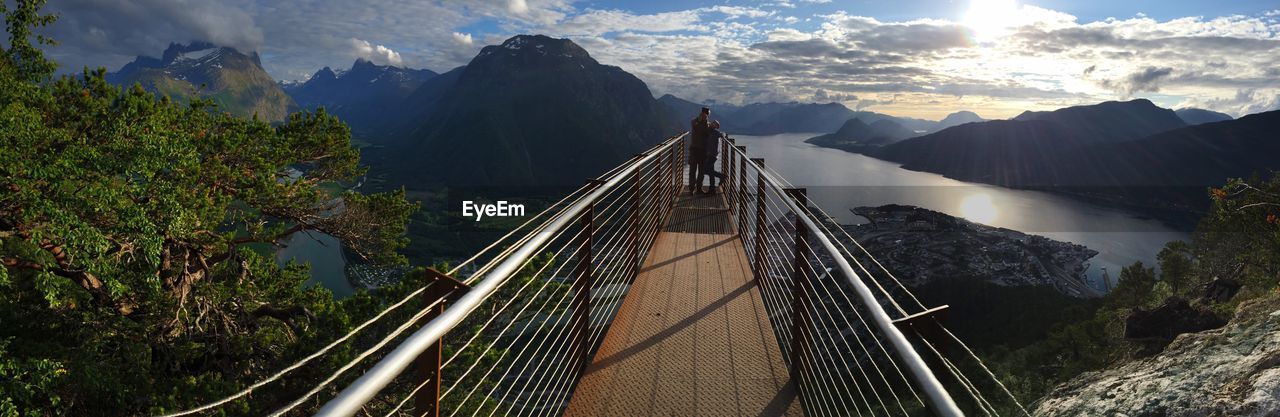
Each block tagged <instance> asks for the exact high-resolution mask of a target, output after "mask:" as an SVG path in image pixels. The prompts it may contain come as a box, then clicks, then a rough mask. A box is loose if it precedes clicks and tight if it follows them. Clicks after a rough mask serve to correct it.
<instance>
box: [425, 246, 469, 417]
mask: <svg viewBox="0 0 1280 417" xmlns="http://www.w3.org/2000/svg"><path fill="white" fill-rule="evenodd" d="M426 273H427V279H428V281H430V283H428V284H427V285H428V287H427V290H426V291H424V293H423V296H422V297H423V299H424V300H429V301H428V302H435V300H440V302H439V303H437V304H436V305H435V306H434V307H431V310H430V311H429V312H427V314H426V315H425V316H423V317H422V319H420V320H418V323H420V324H427V323H430V322H431V320H434V319H435V318H436V317H439V316H440V314H441V313H444V307H445V302H446V301H453V300H456V299H457V298H458V297H461V296H462V294H463V293H466V292H467V290H469V289H471V287H469V286H467V284H463V283H462V282H461V281H458V280H456V279H454V278H453V277H451V276H448V275H445V274H443V273H441V272H439V271H436V270H434V269H431V268H427V270H426ZM443 352H444V338H440V340H436V342H435V343H434V344H432V345H431V346H430V347H428V348H427V350H426V351H424V352H422V354H421V355H418V359H417V360H415V361H414V365H415V372H414V373H415V376H416V378H417V381H418V383H420V384H421V383H423V382H424V381H425V382H426V384H425V385H423V386H422V389H421V390H418V393H417V394H414V397H413V404H414V407H415V408H414V412H415V413H416V414H418V415H422V416H428V417H437V416H439V415H440V375H441V374H440V371H441V369H440V367H441V365H442V364H443V362H442V358H441V355H442V354H443Z"/></svg>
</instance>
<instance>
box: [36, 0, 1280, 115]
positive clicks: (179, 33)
mask: <svg viewBox="0 0 1280 417" xmlns="http://www.w3.org/2000/svg"><path fill="white" fill-rule="evenodd" d="M806 3H823V2H822V1H804V0H790V1H778V0H775V1H773V2H770V3H757V4H755V5H750V6H747V5H741V6H729V5H723V4H721V5H712V6H707V7H698V6H689V7H688V8H687V9H683V10H679V9H677V10H670V11H665V12H661V13H640V12H636V11H633V10H617V9H599V8H588V7H586V6H582V3H581V2H578V1H575V0H450V1H443V2H419V1H408V0H388V1H369V2H351V1H346V0H312V1H308V2H298V3H294V4H289V5H288V7H281V6H279V5H277V4H275V3H273V2H268V1H266V0H206V1H202V2H195V1H194V0H63V1H60V2H57V3H56V4H51V5H50V6H49V7H50V9H56V10H55V11H57V12H59V13H61V14H62V15H63V16H64V17H63V22H60V23H58V24H57V25H55V26H54V32H55V33H52V35H53V37H54V38H55V39H58V40H60V41H62V46H59V47H56V48H53V49H52V50H51V56H53V57H54V58H55V59H57V60H59V61H60V62H63V63H64V64H70V68H74V69H78V68H79V66H80V65H83V64H92V65H94V66H97V65H106V66H107V67H108V68H109V69H118V68H119V67H120V66H121V65H123V64H124V63H125V62H128V61H129V60H131V59H132V58H133V57H134V56H135V55H139V54H147V55H158V54H159V53H160V52H161V51H162V50H163V49H164V46H165V45H167V44H168V43H169V42H174V41H179V42H185V41H190V40H194V39H204V40H209V41H213V42H216V43H221V44H234V45H233V46H236V47H237V48H245V49H256V50H258V51H260V52H261V54H262V57H263V63H264V66H265V67H266V68H267V71H268V72H269V73H271V74H272V75H273V76H274V77H276V78H278V79H303V78H306V77H307V76H308V75H310V74H311V73H314V72H315V70H316V69H317V68H320V67H323V66H332V67H344V66H346V65H349V64H350V60H351V59H352V58H353V55H354V56H356V57H363V58H366V59H370V60H381V62H386V63H392V62H396V61H398V62H401V63H402V64H403V65H404V66H409V67H414V68H423V67H425V68H431V69H434V70H437V71H445V70H448V69H451V68H453V67H456V66H458V65H462V64H465V63H466V62H468V61H469V60H470V59H471V58H472V57H474V56H475V54H476V53H477V52H478V51H479V49H480V48H481V47H482V46H484V45H486V44H497V43H500V42H502V41H503V40H505V39H506V38H508V37H510V36H512V35H515V34H519V33H545V34H548V35H553V36H559V37H568V38H570V39H572V40H574V41H575V42H577V43H579V44H580V45H582V46H583V47H584V48H586V49H587V50H588V51H590V52H591V54H592V56H593V57H595V58H596V59H598V60H600V61H601V62H602V63H605V64H609V65H617V66H620V67H622V68H623V69H624V70H626V71H628V72H631V73H633V74H636V75H637V76H638V77H640V78H641V79H642V80H644V81H645V83H646V84H648V85H649V86H650V88H651V90H653V92H654V94H655V95H661V94H663V93H674V94H676V95H679V96H681V97H683V98H686V99H690V100H694V101H702V100H707V99H716V100H719V101H724V102H733V103H742V102H751V101H760V100H778V101H792V100H801V101H810V100H815V99H817V97H823V96H825V97H828V99H832V97H835V99H845V100H842V101H846V102H856V103H859V104H857V105H858V106H862V107H863V108H875V109H876V110H877V111H890V110H894V111H902V112H905V113H906V114H909V115H915V116H927V115H929V114H936V115H938V117H941V116H943V115H945V114H947V113H950V112H952V111H954V110H956V109H960V108H966V106H970V107H968V108H970V109H974V110H981V111H983V113H984V114H992V115H994V116H1000V115H1012V114H1016V113H1018V112H1021V111H1022V110H1024V109H1031V110H1041V109H1045V108H1051V107H1055V106H1065V105H1073V104H1083V103H1092V102H1098V101H1103V100H1114V99H1119V98H1124V97H1129V96H1136V95H1141V94H1144V93H1150V92H1155V91H1159V93H1160V96H1159V97H1160V100H1164V102H1160V101H1157V102H1158V103H1159V104H1162V105H1172V104H1173V103H1175V102H1179V101H1181V102H1187V103H1191V102H1194V103H1197V105H1198V106H1200V107H1206V108H1209V109H1213V110H1220V111H1226V112H1229V113H1233V114H1234V112H1239V111H1246V110H1250V109H1261V108H1268V106H1271V104H1272V103H1274V102H1276V96H1277V95H1278V94H1280V86H1277V84H1276V83H1275V82H1274V81H1275V80H1276V79H1277V78H1280V74H1278V73H1277V70H1276V69H1275V62H1278V61H1280V21H1278V19H1277V16H1280V15H1277V14H1275V12H1263V13H1260V14H1257V15H1232V16H1223V17H1186V18H1177V19H1169V20H1157V19H1154V18H1152V17H1150V16H1134V17H1132V18H1128V19H1106V20H1103V21H1094V22H1080V21H1078V19H1077V18H1076V17H1075V16H1072V15H1070V14H1067V13H1062V12H1059V11H1055V10H1050V9H1044V8H1038V7H1033V6H1029V5H1024V6H1022V7H1021V8H1020V10H1019V13H1018V15H1017V16H1016V17H1015V18H1012V20H1011V21H1009V22H1007V23H1008V24H1009V25H1010V27H1009V28H1008V30H1006V31H1004V33H1003V34H1002V35H1001V36H995V37H991V36H989V35H984V36H983V37H982V39H981V41H977V40H975V37H974V31H973V29H972V28H969V27H967V26H965V25H963V24H961V23H958V22H954V21H949V20H942V19H913V20H905V21H890V20H889V19H885V18H883V17H882V18H881V19H885V20H881V19H877V18H873V17H868V16H858V15H856V14H853V13H849V12H840V11H837V12H833V13H831V14H825V15H813V14H807V15H806V14H805V13H806V9H805V7H807V6H811V5H808V4H806ZM841 4H842V3H839V2H831V3H829V4H827V5H825V6H822V10H826V9H831V8H840V7H839V6H840V5H841ZM364 40H369V41H364ZM64 70H65V67H64ZM854 97H856V100H854V99H853V98H854Z"/></svg>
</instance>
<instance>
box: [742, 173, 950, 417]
mask: <svg viewBox="0 0 1280 417" xmlns="http://www.w3.org/2000/svg"><path fill="white" fill-rule="evenodd" d="M731 149H733V150H732V152H735V153H738V154H739V155H740V156H741V157H742V158H743V160H745V161H747V162H746V163H747V164H748V165H750V166H751V167H753V168H755V169H756V171H757V172H759V173H760V174H761V175H762V176H763V177H764V179H765V182H766V183H767V184H769V186H771V187H773V188H774V189H775V190H777V191H779V192H781V191H782V190H783V189H784V188H786V187H783V186H782V185H781V184H782V182H781V181H779V180H778V179H777V178H775V177H774V175H773V173H772V172H769V171H768V170H765V169H764V167H763V166H761V165H760V164H757V163H756V161H754V160H752V159H751V158H750V157H748V156H747V155H746V153H745V152H743V151H741V150H739V149H736V148H731ZM744 177H745V176H744ZM781 200H783V201H784V202H785V204H786V207H787V208H788V209H790V210H791V211H792V212H793V213H795V214H796V217H797V218H799V219H800V220H801V221H803V222H804V224H805V227H807V228H808V229H809V230H812V231H814V233H811V234H810V236H809V239H810V241H816V242H818V243H820V244H821V245H822V247H823V249H825V250H826V251H827V253H829V254H831V255H832V258H833V259H834V260H835V262H836V266H837V267H839V268H840V271H841V272H843V273H844V275H845V276H846V277H848V280H849V282H850V284H852V285H853V289H854V293H855V294H856V295H857V297H858V299H859V301H861V302H862V304H863V306H864V307H866V308H867V310H868V311H869V312H870V315H871V317H872V321H873V322H874V323H875V326H876V328H877V329H879V330H880V332H881V333H883V334H884V336H885V337H886V338H887V339H889V343H890V344H892V345H893V350H894V352H896V353H897V354H898V358H899V359H901V360H902V361H903V362H904V363H906V365H907V369H908V370H909V371H910V372H911V376H912V377H913V379H915V382H916V384H917V385H919V388H920V389H921V390H923V391H924V392H925V397H927V398H928V401H929V405H930V406H931V407H932V408H933V411H934V412H935V413H936V414H938V415H940V416H945V417H953V416H956V417H958V416H963V415H964V412H962V411H960V408H959V407H958V406H957V405H956V403H955V400H953V399H952V398H951V394H949V393H948V392H947V390H946V388H944V387H943V386H942V383H941V382H940V381H938V379H937V377H935V376H934V375H933V371H932V370H930V369H929V365H928V364H926V363H925V362H924V359H923V358H922V357H920V354H918V353H916V350H915V347H913V346H912V345H911V342H910V341H908V340H907V337H906V336H905V335H903V334H902V332H901V331H900V330H898V328H897V326H895V325H894V324H893V319H891V318H889V314H888V313H886V312H885V311H884V308H883V307H881V306H880V303H879V301H877V300H876V298H875V295H874V294H872V293H871V289H870V288H868V287H867V285H866V283H864V282H862V278H861V277H859V276H858V273H857V272H855V271H854V270H853V267H852V266H851V265H849V261H847V260H845V258H844V256H842V255H841V254H840V252H839V250H837V249H836V246H835V244H834V243H832V242H831V239H829V238H828V237H827V234H826V233H822V232H821V230H822V229H820V228H819V227H818V224H817V223H816V222H814V220H813V219H812V218H811V217H810V216H809V215H808V213H807V211H806V210H804V209H803V208H802V207H800V205H799V204H797V203H796V201H795V200H794V199H790V198H783V199H781Z"/></svg>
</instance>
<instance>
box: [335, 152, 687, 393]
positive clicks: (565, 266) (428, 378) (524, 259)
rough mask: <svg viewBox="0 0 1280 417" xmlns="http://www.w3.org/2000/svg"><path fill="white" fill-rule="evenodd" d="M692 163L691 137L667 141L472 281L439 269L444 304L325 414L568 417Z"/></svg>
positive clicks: (582, 193)
mask: <svg viewBox="0 0 1280 417" xmlns="http://www.w3.org/2000/svg"><path fill="white" fill-rule="evenodd" d="M684 158H685V155H684V136H683V135H680V136H676V137H673V138H670V139H667V140H666V141H664V142H662V143H661V144H659V145H658V146H655V147H654V148H652V149H650V150H649V151H647V152H645V153H642V154H638V155H636V156H635V157H634V158H633V159H632V160H631V161H629V162H628V163H626V164H623V165H622V166H620V167H618V168H617V169H614V170H612V171H610V172H609V173H607V174H606V175H605V176H603V177H601V178H599V179H592V180H588V182H587V184H586V185H584V186H583V187H582V188H581V189H579V190H578V191H576V192H575V193H574V195H575V197H574V198H572V199H568V200H562V201H563V205H562V208H561V209H560V210H559V211H557V212H555V213H554V215H552V216H549V217H547V218H546V220H545V222H544V223H542V224H541V225H538V226H536V227H533V228H532V229H530V233H529V234H527V235H525V236H523V237H520V238H518V239H515V240H514V242H512V245H511V246H508V247H506V248H505V249H503V250H502V251H501V252H499V253H498V254H497V255H496V256H494V257H493V258H492V259H491V260H489V261H488V262H487V263H486V264H485V265H483V266H481V267H479V268H478V270H477V272H476V273H475V274H473V275H472V276H471V277H470V278H469V279H466V280H465V282H462V281H455V280H454V279H453V278H451V277H450V276H449V275H447V274H440V273H435V272H432V274H435V275H436V276H437V283H444V285H440V288H442V289H444V290H447V291H438V292H435V293H434V294H430V295H428V296H426V297H428V298H429V297H438V298H440V299H443V300H444V302H443V303H440V304H439V305H436V306H433V307H431V308H430V309H429V310H430V311H428V313H427V314H425V315H423V316H422V317H420V318H418V322H419V323H421V327H420V328H419V329H418V330H416V331H415V332H414V333H413V334H411V335H409V336H408V337H406V338H404V339H403V340H402V341H401V342H400V343H399V345H397V346H396V347H395V348H394V349H392V350H391V351H390V352H388V353H386V354H385V355H384V356H383V357H382V359H381V360H380V361H378V362H377V363H376V364H375V365H373V366H372V367H371V368H370V369H369V370H367V371H366V372H365V373H364V374H363V375H361V376H360V377H359V378H357V379H356V380H355V381H354V382H352V383H351V384H350V385H348V386H347V387H346V388H344V389H343V390H342V391H341V392H339V393H337V395H336V396H334V397H333V399H332V400H330V401H329V402H328V403H326V404H325V405H324V406H323V407H321V408H320V409H319V411H318V412H317V414H316V415H322V416H350V415H355V414H357V413H364V414H367V415H387V416H393V415H414V416H424V415H427V416H440V415H445V416H495V415H502V416H505V415H530V416H534V415H536V416H541V415H558V414H560V413H561V412H562V411H563V409H564V407H565V406H566V405H567V404H568V401H569V398H570V394H571V392H572V389H573V387H574V385H575V384H576V383H577V381H578V379H579V378H580V376H581V374H582V371H583V369H584V368H585V367H586V365H587V364H589V362H590V360H591V355H592V354H593V353H594V351H595V349H596V348H597V346H598V344H599V343H600V342H601V341H602V340H603V335H604V332H605V331H606V329H607V327H608V324H609V323H611V322H612V318H613V316H614V315H615V314H616V312H617V310H618V308H619V307H620V306H621V301H622V298H623V296H624V295H625V294H626V288H627V287H628V286H629V285H630V284H631V283H632V282H633V281H634V279H635V277H636V275H637V274H638V273H639V266H640V263H641V262H642V261H643V260H644V257H645V256H646V255H647V253H648V250H649V248H650V247H651V246H652V243H653V240H654V238H655V237H656V235H657V233H658V231H659V230H660V228H661V226H662V224H663V223H664V222H665V221H666V216H667V214H668V213H669V212H670V207H671V206H672V205H673V204H674V202H675V199H676V194H677V193H678V192H679V188H680V187H681V181H680V176H679V175H677V174H678V173H680V172H682V170H681V168H682V167H683V165H684ZM491 247H492V246H491ZM433 285H436V284H433ZM411 368H412V371H410V369H411Z"/></svg>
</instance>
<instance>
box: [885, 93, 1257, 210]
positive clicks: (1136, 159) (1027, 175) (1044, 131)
mask: <svg viewBox="0 0 1280 417" xmlns="http://www.w3.org/2000/svg"><path fill="white" fill-rule="evenodd" d="M1107 119H1108V121H1109V122H1111V123H1114V122H1115V121H1114V120H1111V118H1110V117H1108V118H1107ZM1075 120H1076V121H1077V122H1080V123H1082V125H1079V126H1068V125H1064V124H1062V123H1058V122H1053V121H1050V120H1038V119H1033V120H996V121H990V122H983V123H970V124H966V125H961V126H956V127H953V128H950V129H946V130H943V131H941V132H938V133H934V134H931V135H926V136H922V137H918V138H913V139H908V140H904V141H902V142H898V143H896V144H892V145H888V146H885V147H884V148H881V149H879V150H878V151H876V152H875V153H874V154H873V156H876V157H878V158H881V159H885V160H889V161H894V162H898V163H901V164H903V167H904V168H907V169H912V170H920V171H928V172H934V173H939V174H942V175H946V176H948V177H951V178H956V179H960V180H964V181H976V182H984V183H989V184H996V185H1003V186H1012V187H1035V188H1040V187H1043V188H1048V189H1049V190H1051V191H1063V192H1069V193H1084V194H1088V195H1089V196H1090V197H1095V198H1102V199H1105V200H1112V201H1120V200H1125V201H1128V202H1131V203H1132V202H1143V204H1149V203H1152V202H1156V201H1160V202H1165V203H1177V204H1182V205H1187V206H1191V207H1202V206H1203V205H1204V203H1205V202H1206V199H1205V194H1204V189H1205V187H1209V186H1216V185H1221V184H1222V183H1223V182H1225V181H1226V179H1227V178H1235V177H1248V176H1250V175H1252V174H1254V173H1257V172H1266V171H1268V170H1275V169H1280V158H1277V157H1276V155H1280V137H1278V136H1276V135H1275V132H1276V131H1277V130H1280V111H1272V112H1267V113H1258V114H1253V115H1249V116H1245V117H1242V118H1240V119H1236V120H1229V121H1222V122H1214V123H1206V124H1199V125H1194V126H1187V127H1182V128H1177V129H1173V130H1166V131H1162V132H1158V133H1155V134H1151V135H1148V136H1146V137H1142V138H1138V139H1125V138H1124V137H1123V136H1119V135H1112V139H1117V140H1100V139H1098V138H1097V137H1091V136H1088V135H1087V134H1086V133H1083V132H1093V131H1096V130H1097V129H1098V128H1097V126H1096V125H1091V124H1092V123H1091V122H1089V120H1088V119H1086V118H1075ZM1135 124H1140V125H1141V124H1143V122H1141V121H1135ZM1147 125H1148V127H1150V126H1151V125H1150V124H1149V123H1148V124H1147ZM1150 128H1151V129H1154V127H1150ZM1135 130H1136V129H1132V128H1131V129H1128V131H1130V132H1133V131H1135ZM1119 139H1123V140H1119ZM1073 187H1082V188H1080V189H1072V188H1073Z"/></svg>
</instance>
